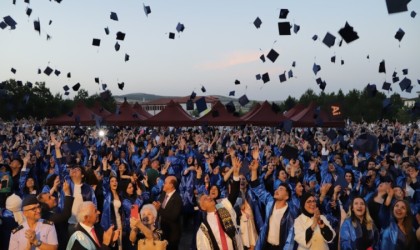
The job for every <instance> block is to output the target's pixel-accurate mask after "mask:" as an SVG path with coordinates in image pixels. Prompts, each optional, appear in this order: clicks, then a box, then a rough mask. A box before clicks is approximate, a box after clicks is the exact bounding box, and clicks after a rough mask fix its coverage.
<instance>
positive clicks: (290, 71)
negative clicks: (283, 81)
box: [287, 70, 293, 79]
mask: <svg viewBox="0 0 420 250" xmlns="http://www.w3.org/2000/svg"><path fill="white" fill-rule="evenodd" d="M287 75H288V77H289V79H290V78H292V77H293V71H292V70H289V72H287Z"/></svg>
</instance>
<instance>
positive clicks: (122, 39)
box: [117, 31, 125, 41]
mask: <svg viewBox="0 0 420 250" xmlns="http://www.w3.org/2000/svg"><path fill="white" fill-rule="evenodd" d="M124 38H125V33H123V32H121V31H118V32H117V40H120V41H124Z"/></svg>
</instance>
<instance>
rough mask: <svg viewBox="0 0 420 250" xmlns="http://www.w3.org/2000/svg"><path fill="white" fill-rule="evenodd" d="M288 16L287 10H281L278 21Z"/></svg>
mask: <svg viewBox="0 0 420 250" xmlns="http://www.w3.org/2000/svg"><path fill="white" fill-rule="evenodd" d="M288 14H289V10H288V9H281V10H280V15H279V18H280V19H286V18H287V15H288Z"/></svg>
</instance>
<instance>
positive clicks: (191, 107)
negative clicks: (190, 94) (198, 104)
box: [187, 99, 194, 110]
mask: <svg viewBox="0 0 420 250" xmlns="http://www.w3.org/2000/svg"><path fill="white" fill-rule="evenodd" d="M187 110H194V102H193V101H192V100H191V99H190V100H187Z"/></svg>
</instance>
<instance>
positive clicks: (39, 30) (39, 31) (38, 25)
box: [34, 18, 41, 35]
mask: <svg viewBox="0 0 420 250" xmlns="http://www.w3.org/2000/svg"><path fill="white" fill-rule="evenodd" d="M34 29H35V30H36V31H38V33H39V34H40V35H41V23H40V22H39V18H38V21H37V20H35V21H34Z"/></svg>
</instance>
